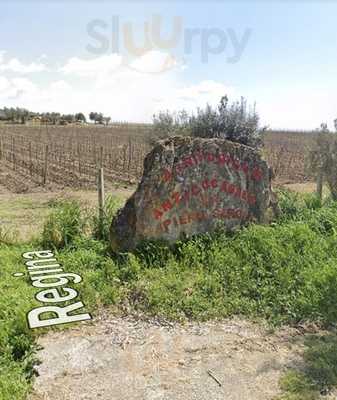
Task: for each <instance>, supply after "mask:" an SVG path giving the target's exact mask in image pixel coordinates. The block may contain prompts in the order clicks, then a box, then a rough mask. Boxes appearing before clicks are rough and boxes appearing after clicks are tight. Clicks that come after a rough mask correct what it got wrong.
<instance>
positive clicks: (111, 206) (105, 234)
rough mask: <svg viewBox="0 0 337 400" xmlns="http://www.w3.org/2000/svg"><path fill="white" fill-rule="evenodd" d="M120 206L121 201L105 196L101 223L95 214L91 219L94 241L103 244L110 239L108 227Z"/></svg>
mask: <svg viewBox="0 0 337 400" xmlns="http://www.w3.org/2000/svg"><path fill="white" fill-rule="evenodd" d="M120 206H121V201H120V200H119V199H116V198H115V197H113V196H107V197H106V199H105V204H104V210H103V216H104V217H103V220H102V221H101V220H100V218H99V215H98V213H97V212H95V214H94V215H93V217H92V233H93V237H94V238H95V239H100V240H103V241H105V242H108V241H109V238H110V226H111V222H112V219H113V217H114V216H115V214H116V212H117V210H118V209H119V208H120Z"/></svg>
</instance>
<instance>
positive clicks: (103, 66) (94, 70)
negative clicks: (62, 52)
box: [60, 54, 122, 77]
mask: <svg viewBox="0 0 337 400" xmlns="http://www.w3.org/2000/svg"><path fill="white" fill-rule="evenodd" d="M121 65H122V57H121V56H120V55H118V54H111V55H106V56H101V57H96V58H94V59H90V60H84V59H81V58H78V57H73V58H71V59H70V60H68V61H67V63H66V64H65V65H64V66H63V67H62V68H60V71H61V72H63V73H64V74H73V75H77V76H81V77H92V76H96V75H98V74H109V73H113V72H115V71H116V70H117V69H118V68H119V67H120V66H121Z"/></svg>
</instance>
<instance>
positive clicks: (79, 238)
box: [0, 192, 337, 400]
mask: <svg viewBox="0 0 337 400" xmlns="http://www.w3.org/2000/svg"><path fill="white" fill-rule="evenodd" d="M280 205H281V209H282V215H281V217H280V219H279V220H277V221H274V222H273V223H272V224H271V225H269V226H259V225H251V226H249V227H247V228H245V229H243V230H241V231H239V232H237V233H235V234H232V235H228V234H227V235H226V234H224V233H223V232H221V231H218V232H216V233H214V234H212V235H202V236H199V237H195V238H193V239H191V240H188V241H181V242H178V243H176V244H175V245H174V246H171V247H168V246H167V245H166V244H165V243H160V242H156V243H155V242H145V243H142V244H141V245H140V246H139V247H138V248H137V250H136V251H135V252H134V253H132V254H131V253H124V254H120V255H111V254H110V251H109V246H108V241H107V239H108V237H107V236H108V235H107V232H108V230H107V229H108V226H109V222H110V219H111V215H112V214H113V212H114V211H115V209H116V207H115V203H114V202H113V201H111V202H110V203H108V204H107V210H106V215H107V217H106V221H105V222H104V225H103V228H104V235H103V239H102V240H97V239H94V237H97V219H95V217H93V215H92V214H89V215H88V214H87V213H83V211H82V210H81V209H80V208H79V206H78V204H77V203H76V202H66V203H60V204H55V206H54V207H53V211H52V213H51V214H50V216H49V217H48V219H47V220H46V223H45V228H44V233H43V235H42V238H41V239H40V241H39V242H35V243H31V244H30V245H29V246H27V245H26V246H22V245H1V248H0V263H1V269H0V274H1V275H0V277H1V281H0V290H1V293H2V296H1V298H0V323H1V330H0V398H1V399H3V400H9V399H23V398H25V394H26V393H27V391H28V390H29V387H30V380H31V376H32V368H31V367H32V360H33V358H34V351H33V350H34V336H33V333H32V331H29V330H28V329H27V324H26V320H25V315H26V313H27V312H28V311H29V310H30V309H32V308H33V307H34V304H35V303H34V294H35V293H36V290H34V288H32V286H31V284H30V282H29V281H28V280H25V279H24V278H14V277H13V276H12V273H14V272H17V271H22V270H24V265H23V259H22V257H21V254H22V253H23V252H24V251H25V250H26V251H27V250H39V249H40V250H41V249H42V246H43V247H45V246H48V247H49V248H53V249H54V251H55V253H56V257H57V259H58V261H60V262H61V263H62V265H63V268H64V270H65V271H67V272H74V273H78V274H79V275H80V276H81V277H82V278H83V281H82V282H81V283H80V284H78V285H76V286H74V288H75V289H76V290H78V291H79V297H80V298H81V300H82V301H84V303H85V304H86V311H87V312H91V313H93V314H94V315H95V313H96V312H97V310H98V309H99V308H100V307H102V306H112V307H114V309H115V310H121V309H123V310H125V309H126V310H131V311H132V310H134V311H140V312H144V313H147V314H148V315H161V316H164V317H165V318H168V319H172V320H186V319H197V320H207V319H211V318H222V317H228V316H232V315H243V316H245V317H247V318H250V319H261V318H263V319H265V320H267V321H269V323H270V324H273V325H279V324H296V323H298V322H300V321H305V320H312V321H315V322H316V323H320V324H321V325H322V326H325V327H331V326H334V325H335V324H336V323H337V290H336V287H337V232H336V227H337V203H334V202H331V201H329V200H327V201H325V202H324V204H321V202H319V201H317V199H315V198H314V197H312V196H311V197H310V196H297V197H296V196H295V195H293V194H289V193H288V192H284V193H281V202H280ZM84 227H85V229H84ZM83 232H85V234H84V233H83ZM90 232H91V233H90ZM38 333H39V332H36V331H34V335H37V334H38ZM313 340H314V339H313ZM322 340H323V339H320V340H319V341H318V342H317V343H316V344H315V345H311V348H312V349H315V348H316V349H319V350H317V351H318V353H317V354H314V353H313V352H312V351H311V352H310V351H309V350H308V351H307V352H306V353H305V354H306V355H305V357H304V359H305V362H306V365H307V366H308V368H304V369H303V370H301V371H290V372H289V373H288V374H287V375H286V376H285V377H284V378H283V380H282V382H281V386H282V388H283V391H284V395H283V397H282V399H289V400H300V399H303V400H310V399H315V398H316V397H317V393H319V392H320V391H322V390H325V389H326V388H330V387H332V386H334V385H336V383H337V382H336V375H337V373H336V370H335V369H334V368H332V367H331V366H333V365H337V358H336V359H335V358H332V359H331V360H330V358H329V357H330V356H331V357H332V355H333V354H335V353H336V351H335V346H336V342H331V343H330V342H329V343H330V344H327V343H325V347H324V346H323V344H322ZM324 340H327V339H324ZM329 340H330V339H329ZM329 346H330V347H329ZM309 347H310V346H309ZM309 347H308V348H309ZM322 349H328V350H327V351H323V350H322ZM320 354H326V357H325V358H324V357H321V358H320V357H319V356H320ZM11 396H12V397H11ZM287 396H288V397H287ZM296 396H297V397H296ZM299 396H302V397H299ZM310 396H311V397H310Z"/></svg>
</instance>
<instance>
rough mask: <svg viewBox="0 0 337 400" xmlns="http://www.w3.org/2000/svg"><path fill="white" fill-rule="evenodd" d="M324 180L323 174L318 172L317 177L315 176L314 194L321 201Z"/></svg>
mask: <svg viewBox="0 0 337 400" xmlns="http://www.w3.org/2000/svg"><path fill="white" fill-rule="evenodd" d="M323 178H324V173H323V171H322V170H320V171H319V172H318V176H317V182H316V193H317V197H318V198H319V199H320V200H322V196H323V180H324V179H323Z"/></svg>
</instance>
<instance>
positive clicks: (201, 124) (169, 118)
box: [153, 96, 266, 147]
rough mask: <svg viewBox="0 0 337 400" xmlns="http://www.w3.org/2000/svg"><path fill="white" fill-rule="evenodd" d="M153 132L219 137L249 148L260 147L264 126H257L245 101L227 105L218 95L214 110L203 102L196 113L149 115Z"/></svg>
mask: <svg viewBox="0 0 337 400" xmlns="http://www.w3.org/2000/svg"><path fill="white" fill-rule="evenodd" d="M153 125H154V133H155V134H156V135H157V137H160V138H165V137H168V136H173V135H189V136H194V137H203V138H223V139H227V140H230V141H232V142H236V143H241V144H244V145H247V146H251V147H260V146H261V144H262V135H263V133H264V132H265V130H266V128H259V116H258V113H257V112H256V109H255V105H254V107H250V108H249V107H247V101H246V100H245V99H244V98H243V97H242V98H241V101H236V102H233V103H231V104H229V102H228V97H227V96H224V97H222V99H221V101H220V104H219V105H218V107H217V108H216V109H213V108H212V107H211V106H210V105H207V106H206V108H205V109H200V108H199V109H198V110H197V113H196V115H193V114H192V115H188V113H187V112H186V111H184V110H183V111H180V112H178V113H170V112H169V111H166V112H161V113H159V114H158V115H154V117H153Z"/></svg>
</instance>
